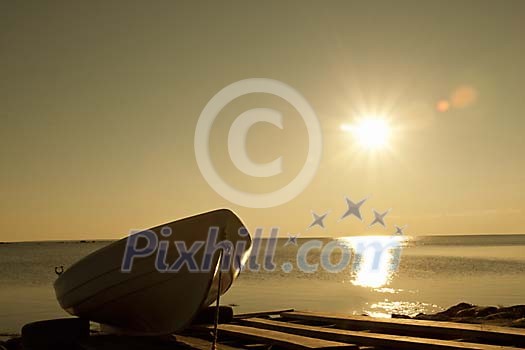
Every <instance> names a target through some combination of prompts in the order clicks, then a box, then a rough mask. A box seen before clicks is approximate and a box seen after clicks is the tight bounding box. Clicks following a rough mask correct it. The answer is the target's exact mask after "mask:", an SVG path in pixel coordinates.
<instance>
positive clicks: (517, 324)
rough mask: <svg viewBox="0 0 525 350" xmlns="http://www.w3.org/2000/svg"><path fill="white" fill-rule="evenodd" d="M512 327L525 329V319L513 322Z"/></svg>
mask: <svg viewBox="0 0 525 350" xmlns="http://www.w3.org/2000/svg"><path fill="white" fill-rule="evenodd" d="M511 326H512V327H519V328H525V317H523V318H519V319H517V320H514V321H512V324H511Z"/></svg>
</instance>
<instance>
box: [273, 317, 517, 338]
mask: <svg viewBox="0 0 525 350" xmlns="http://www.w3.org/2000/svg"><path fill="white" fill-rule="evenodd" d="M281 317H283V318H285V319H292V320H303V321H317V322H326V323H332V324H335V325H337V327H340V328H344V329H350V330H352V329H354V330H356V329H357V330H359V329H369V330H373V331H374V332H376V333H377V332H381V333H383V332H386V333H393V334H399V335H410V336H419V337H426V338H428V337H435V338H439V339H457V338H461V339H474V340H475V341H484V342H488V343H492V344H501V345H514V346H525V330H523V329H515V328H510V327H498V326H490V325H479V324H466V323H454V322H440V321H424V320H411V319H398V318H373V317H369V316H346V315H334V314H327V313H317V312H305V311H302V312H284V313H282V314H281Z"/></svg>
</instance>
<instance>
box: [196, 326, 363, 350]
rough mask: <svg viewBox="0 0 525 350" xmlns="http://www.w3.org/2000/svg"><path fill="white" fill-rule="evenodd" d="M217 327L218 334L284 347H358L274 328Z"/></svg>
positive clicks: (304, 348) (303, 349) (340, 348)
mask: <svg viewBox="0 0 525 350" xmlns="http://www.w3.org/2000/svg"><path fill="white" fill-rule="evenodd" d="M206 328H208V329H212V328H213V327H211V326H208V327H206ZM218 328H219V335H221V334H227V335H229V336H233V337H238V338H242V339H248V340H254V341H257V342H263V343H268V344H272V345H277V346H279V347H282V348H285V349H299V350H306V349H337V350H343V349H358V347H357V345H354V344H345V343H340V342H335V341H330V340H322V339H315V338H309V337H304V336H301V335H296V334H288V333H283V332H278V331H274V330H266V329H257V328H252V327H246V326H240V325H235V324H220V325H219V326H218Z"/></svg>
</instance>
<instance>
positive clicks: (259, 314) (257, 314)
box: [233, 309, 295, 319]
mask: <svg viewBox="0 0 525 350" xmlns="http://www.w3.org/2000/svg"><path fill="white" fill-rule="evenodd" d="M294 311H295V310H294V309H285V310H271V311H262V312H250V313H246V314H238V315H234V316H233V318H234V319H243V318H253V317H263V316H271V315H279V314H282V313H283V312H294Z"/></svg>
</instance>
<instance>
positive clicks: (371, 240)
mask: <svg viewBox="0 0 525 350" xmlns="http://www.w3.org/2000/svg"><path fill="white" fill-rule="evenodd" d="M338 240H339V241H340V243H341V244H343V245H346V246H347V247H349V248H351V249H352V251H353V253H354V263H353V268H352V278H351V283H352V284H354V285H356V286H362V287H368V288H375V289H378V290H377V291H380V292H386V293H391V292H392V291H395V290H389V288H381V287H384V286H387V285H389V284H390V283H391V282H392V279H393V277H394V275H395V272H396V271H397V267H398V266H399V261H400V258H401V249H402V246H403V243H404V242H405V241H406V239H405V238H404V237H402V236H353V237H344V238H340V239H338Z"/></svg>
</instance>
